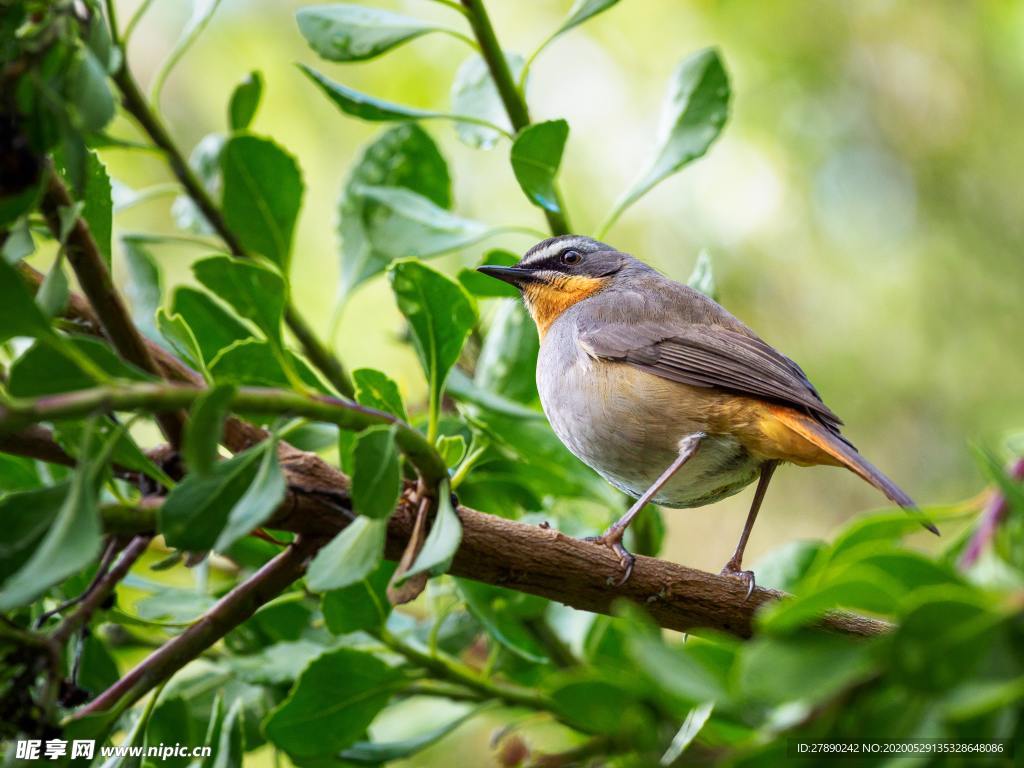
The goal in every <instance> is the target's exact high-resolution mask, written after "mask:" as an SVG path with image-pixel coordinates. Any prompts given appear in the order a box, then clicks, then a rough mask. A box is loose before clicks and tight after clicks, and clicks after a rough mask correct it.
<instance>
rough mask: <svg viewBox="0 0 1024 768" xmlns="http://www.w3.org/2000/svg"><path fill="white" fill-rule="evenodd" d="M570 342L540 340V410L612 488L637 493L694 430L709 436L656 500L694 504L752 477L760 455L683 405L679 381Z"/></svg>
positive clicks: (674, 504)
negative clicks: (585, 350) (602, 357)
mask: <svg viewBox="0 0 1024 768" xmlns="http://www.w3.org/2000/svg"><path fill="white" fill-rule="evenodd" d="M545 341H546V342H547V341H548V340H545ZM568 346H569V345H568V344H564V345H563V346H562V349H561V354H559V352H558V350H557V347H555V346H554V345H549V344H548V343H545V344H543V345H542V348H541V357H540V360H539V361H538V362H539V364H538V367H537V386H538V390H539V392H540V399H541V404H542V406H543V407H544V413H545V414H546V415H547V417H548V421H549V422H550V423H551V427H552V428H553V429H554V431H555V434H556V435H558V438H559V439H560V440H561V441H562V443H564V444H565V446H566V448H568V449H569V450H570V451H571V452H572V453H573V454H574V455H575V456H576V457H577V458H579V459H580V460H581V461H582V462H584V463H585V464H587V466H589V467H591V468H592V469H594V470H595V471H596V472H597V473H598V474H600V475H601V476H602V477H604V478H605V479H606V480H607V481H608V482H609V483H611V484H612V485H614V486H615V487H616V488H618V489H620V490H621V491H623V492H625V493H627V494H629V495H630V496H632V497H634V498H637V497H639V496H640V495H641V494H642V493H643V492H644V491H646V490H647V489H648V488H649V487H650V486H651V485H652V484H653V483H654V481H655V480H656V479H657V478H658V476H659V475H661V473H662V472H663V471H664V470H665V469H666V468H667V467H668V466H669V465H670V464H671V463H672V461H673V460H674V459H675V458H676V456H678V446H679V441H680V440H682V439H683V438H685V437H687V436H688V435H692V434H694V433H696V432H704V433H705V434H706V435H707V436H706V437H705V438H704V439H703V440H702V441H701V445H700V448H699V450H698V451H697V453H696V455H694V456H693V458H691V459H690V460H689V461H688V462H687V463H686V464H684V465H683V466H682V467H681V468H680V469H679V471H678V472H676V474H675V475H674V476H673V477H672V479H671V480H670V481H669V482H668V484H667V485H665V487H664V488H662V490H661V492H660V493H659V494H658V495H657V496H655V498H654V501H655V503H657V504H659V505H662V506H667V507H699V506H702V505H704V504H710V503H711V502H714V501H717V500H719V499H722V498H725V497H727V496H731V495H733V494H735V493H737V492H739V491H740V490H742V489H743V488H744V487H745V486H747V485H748V484H750V483H751V482H752V481H753V480H754V479H755V478H756V477H757V475H758V472H759V470H760V464H761V463H760V461H758V460H757V459H755V458H753V457H751V456H750V454H749V453H748V452H747V450H746V449H744V448H743V446H742V445H741V444H740V443H739V441H738V440H736V438H734V437H732V436H731V435H727V434H720V433H719V434H716V433H715V432H713V431H711V430H710V429H709V425H708V421H707V414H706V413H701V412H694V411H699V410H701V409H699V408H694V407H693V403H692V402H691V403H690V406H689V407H687V401H688V400H687V398H686V397H685V394H686V390H687V389H688V388H686V387H685V386H684V385H680V384H676V383H674V382H670V381H666V380H664V379H661V378H659V377H656V376H654V375H652V374H648V373H646V372H644V371H641V370H639V369H637V368H634V367H633V366H631V365H628V364H625V363H608V362H604V361H596V360H594V359H592V358H590V357H589V356H588V355H586V354H585V353H582V352H580V351H578V350H577V349H567V347H568ZM572 347H573V348H574V347H575V343H572ZM688 410H689V411H690V412H687V411H688Z"/></svg>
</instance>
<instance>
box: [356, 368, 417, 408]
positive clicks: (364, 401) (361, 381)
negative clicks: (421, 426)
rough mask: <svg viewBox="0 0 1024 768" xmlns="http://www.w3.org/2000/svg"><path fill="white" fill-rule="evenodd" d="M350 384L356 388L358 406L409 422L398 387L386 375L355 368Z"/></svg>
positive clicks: (369, 369) (372, 370)
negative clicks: (374, 409) (367, 407)
mask: <svg viewBox="0 0 1024 768" xmlns="http://www.w3.org/2000/svg"><path fill="white" fill-rule="evenodd" d="M352 383H353V384H354V385H355V388H356V402H357V403H359V404H360V405H366V406H369V407H370V408H376V409H377V410H378V411H384V412H385V413H390V414H391V415H392V416H397V417H398V418H400V419H401V420H402V421H408V420H409V416H408V414H407V413H406V411H405V404H404V403H403V402H402V395H401V393H400V392H399V391H398V385H397V384H396V383H395V382H394V381H393V380H392V379H390V378H389V377H388V375H387V374H386V373H383V372H381V371H377V370H374V369H373V368H357V369H356V370H354V371H352Z"/></svg>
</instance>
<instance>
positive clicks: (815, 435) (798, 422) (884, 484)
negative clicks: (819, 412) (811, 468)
mask: <svg viewBox="0 0 1024 768" xmlns="http://www.w3.org/2000/svg"><path fill="white" fill-rule="evenodd" d="M773 411H774V416H775V417H776V418H777V419H778V420H779V421H781V422H782V423H783V424H785V425H786V426H787V427H788V428H789V429H791V430H792V431H794V432H796V433H797V434H798V435H800V436H801V437H802V438H804V439H805V440H807V441H808V442H810V443H812V444H813V445H815V446H816V447H817V448H819V449H820V450H822V451H824V452H825V453H827V454H828V455H829V456H831V457H832V458H833V459H835V460H836V461H837V462H838V463H839V464H841V465H842V466H844V467H846V468H847V469H849V470H850V471H851V472H853V473H854V474H856V475H858V476H860V477H861V478H863V479H864V480H866V481H867V482H869V483H871V485H873V486H875V488H877V489H878V490H880V491H881V492H882V493H884V494H885V495H886V496H887V497H888V498H889V499H890V500H892V501H893V502H895V503H896V504H899V505H900V506H901V507H903V509H905V510H907V511H908V512H918V507H917V504H915V503H914V500H913V499H912V498H910V497H909V496H908V495H907V494H906V493H905V492H904V491H903V490H902V489H901V488H900V487H899V486H898V485H896V483H894V482H893V481H892V480H890V479H889V478H888V477H886V476H885V475H884V474H883V473H882V471H881V470H880V469H878V467H876V466H875V465H874V464H872V463H871V462H870V461H868V460H867V459H865V458H864V457H863V456H861V455H860V454H859V453H858V452H857V449H856V448H854V447H853V446H852V445H851V444H850V443H848V442H846V441H845V440H844V439H843V438H842V437H840V436H839V435H837V434H835V433H834V432H832V431H831V430H829V429H828V428H827V427H826V426H825V425H824V424H821V423H820V422H819V421H818V420H817V419H814V418H812V417H811V416H807V415H805V414H802V413H800V412H798V411H794V410H792V409H790V408H775V409H773ZM921 525H923V526H924V527H925V528H927V529H928V530H929V531H931V532H932V533H934V534H935V535H936V536H938V535H939V529H938V528H936V527H935V526H934V525H933V524H932V523H930V522H928V521H926V520H922V521H921Z"/></svg>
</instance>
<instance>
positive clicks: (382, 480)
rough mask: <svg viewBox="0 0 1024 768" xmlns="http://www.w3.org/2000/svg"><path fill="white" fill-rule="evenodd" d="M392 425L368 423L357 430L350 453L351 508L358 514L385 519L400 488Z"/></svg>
mask: <svg viewBox="0 0 1024 768" xmlns="http://www.w3.org/2000/svg"><path fill="white" fill-rule="evenodd" d="M395 432H396V428H395V427H385V426H379V427H370V428H369V429H367V430H364V431H363V432H360V433H359V437H358V439H357V441H356V446H355V451H354V453H353V461H354V470H355V471H354V474H353V476H352V509H353V511H354V512H355V513H356V514H358V515H365V516H366V517H372V518H375V519H377V520H386V519H387V518H389V517H390V516H391V513H392V512H394V511H395V505H396V504H397V503H398V497H399V495H400V494H401V491H402V470H401V463H400V461H399V456H398V447H397V446H396V445H395Z"/></svg>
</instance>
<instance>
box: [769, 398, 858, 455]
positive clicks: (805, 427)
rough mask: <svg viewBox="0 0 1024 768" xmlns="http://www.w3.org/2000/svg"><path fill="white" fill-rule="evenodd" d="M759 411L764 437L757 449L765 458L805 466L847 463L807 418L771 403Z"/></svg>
mask: <svg viewBox="0 0 1024 768" xmlns="http://www.w3.org/2000/svg"><path fill="white" fill-rule="evenodd" d="M761 407H762V409H763V414H762V415H761V418H760V419H759V420H758V423H757V426H758V429H759V431H760V432H761V434H762V436H763V437H762V440H761V445H760V446H759V447H760V448H761V449H762V450H763V452H764V453H765V454H766V455H769V456H771V457H773V458H779V459H782V460H783V461H789V462H792V463H793V464H802V465H804V466H808V465H811V464H830V465H832V466H840V465H843V464H845V463H846V462H845V461H843V460H842V458H841V454H840V453H839V452H838V451H837V450H836V449H835V447H833V446H831V445H829V442H828V439H827V437H826V436H825V435H824V434H822V430H821V429H820V428H815V426H816V425H815V424H814V423H813V419H812V418H811V417H810V416H807V415H805V414H803V413H800V412H799V411H795V410H793V409H792V408H786V407H785V406H781V405H773V404H771V403H764V404H762V406H761Z"/></svg>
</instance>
